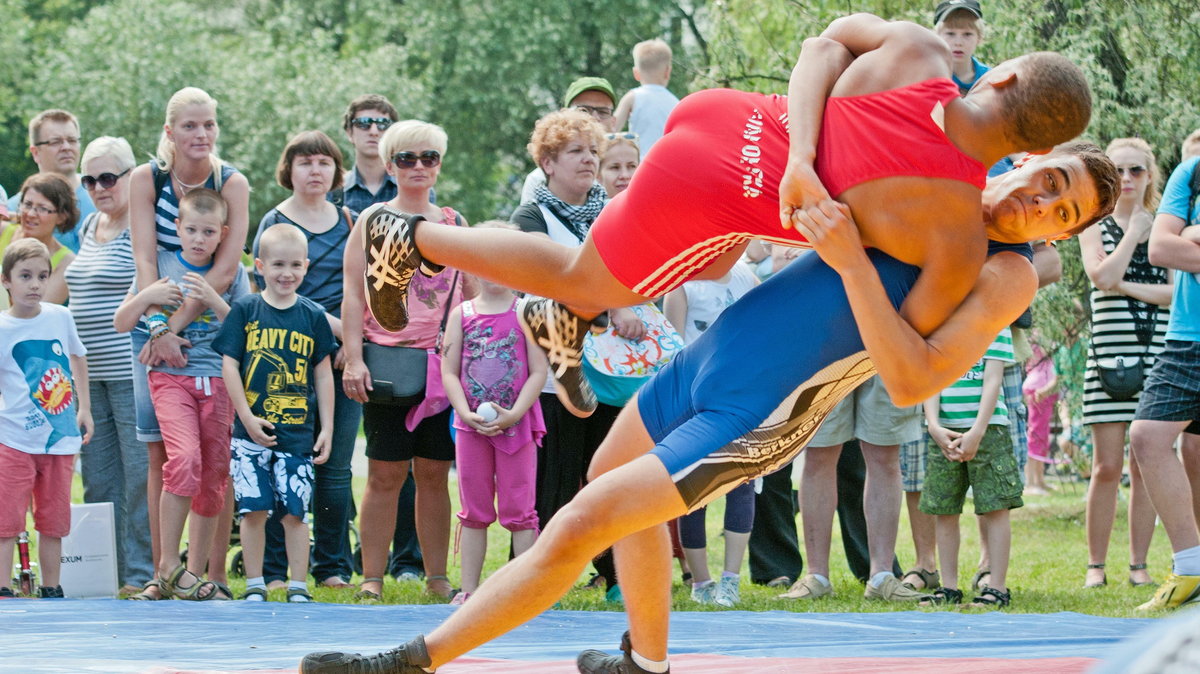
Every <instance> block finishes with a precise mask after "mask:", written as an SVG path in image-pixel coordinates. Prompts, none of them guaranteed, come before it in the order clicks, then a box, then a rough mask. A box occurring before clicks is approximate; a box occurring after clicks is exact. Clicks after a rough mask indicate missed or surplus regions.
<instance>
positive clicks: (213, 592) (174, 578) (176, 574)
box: [165, 564, 228, 601]
mask: <svg viewBox="0 0 1200 674" xmlns="http://www.w3.org/2000/svg"><path fill="white" fill-rule="evenodd" d="M184 574H187V575H189V576H191V577H192V578H194V579H195V582H194V583H192V584H191V585H188V586H187V587H181V586H180V585H179V581H181V580H183V576H184ZM165 587H166V589H167V590H168V591H169V592H170V594H171V595H173V596H175V597H176V598H178V599H183V600H185V601H210V600H217V601H221V600H224V599H227V598H228V597H221V596H219V595H220V592H221V590H220V588H218V587H217V584H216V583H214V582H212V581H211V580H204V579H202V578H200V577H199V576H197V575H196V574H194V573H192V572H191V571H188V570H187V567H186V566H184V565H183V564H180V565H179V566H177V567H175V570H174V571H172V572H171V575H170V577H168V578H167V581H166V585H165Z"/></svg>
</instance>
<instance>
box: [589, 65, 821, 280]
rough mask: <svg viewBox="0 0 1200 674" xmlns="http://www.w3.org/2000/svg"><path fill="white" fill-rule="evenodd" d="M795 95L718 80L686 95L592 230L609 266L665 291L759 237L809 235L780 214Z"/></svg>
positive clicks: (794, 240) (795, 239)
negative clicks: (785, 223)
mask: <svg viewBox="0 0 1200 674" xmlns="http://www.w3.org/2000/svg"><path fill="white" fill-rule="evenodd" d="M786 116H787V98H786V97H784V96H776V95H768V94H757V93H750V92H744V91H733V90H730V89H710V90H706V91H701V92H697V93H695V94H692V95H691V96H688V97H686V98H684V99H683V101H681V102H680V103H679V105H678V106H676V107H675V110H674V111H672V113H671V117H670V119H669V120H668V121H667V127H666V131H665V132H664V134H663V137H662V138H661V139H660V140H659V141H658V142H657V143H655V144H654V151H653V152H651V153H650V154H648V155H647V156H646V161H645V162H643V163H642V165H641V166H639V167H638V170H637V172H636V173H635V174H634V177H633V180H632V181H631V182H630V183H629V189H627V190H625V191H624V192H622V193H621V194H618V195H617V196H616V198H614V199H613V200H612V203H610V204H608V205H607V206H605V207H604V210H603V211H601V212H600V217H599V218H597V219H596V222H595V224H594V225H593V226H592V229H591V232H590V235H591V237H592V239H593V241H594V242H595V245H596V248H597V250H598V251H599V253H600V257H601V259H603V260H604V263H605V266H607V267H608V270H609V272H611V273H612V275H613V276H614V277H615V278H616V279H617V280H618V281H620V282H621V283H622V284H623V285H625V287H627V288H629V289H630V290H632V291H634V292H635V293H637V294H639V295H642V296H643V297H659V296H661V295H664V294H666V293H667V292H669V291H671V290H673V289H674V288H677V287H678V286H680V285H681V284H682V283H683V282H684V281H687V280H688V279H690V278H692V277H693V276H695V275H696V274H697V273H698V272H699V271H701V270H702V269H704V268H705V267H707V266H708V265H709V264H710V263H711V262H712V261H713V260H715V259H716V258H717V257H719V256H720V255H721V254H723V253H725V252H726V251H728V250H729V249H731V248H733V247H734V246H737V245H739V244H741V243H743V242H745V241H747V240H749V239H752V238H762V239H767V240H772V241H778V242H782V243H786V244H788V245H793V246H794V245H803V244H804V243H805V241H804V238H803V237H802V236H800V235H799V234H797V233H796V230H794V229H784V228H783V227H782V226H781V225H780V224H779V181H780V179H781V178H782V177H783V170H784V167H785V166H786V164H787V156H788V134H787V129H786V128H785V127H784V119H785V118H786Z"/></svg>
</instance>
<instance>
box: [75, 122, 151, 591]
mask: <svg viewBox="0 0 1200 674" xmlns="http://www.w3.org/2000/svg"><path fill="white" fill-rule="evenodd" d="M136 165H137V161H136V160H135V159H134V157H133V150H132V149H131V148H130V147H129V143H128V142H127V141H126V140H125V139H124V138H112V137H110V136H102V137H100V138H97V139H96V140H93V141H92V142H91V143H88V146H87V148H85V149H84V151H83V162H82V167H83V175H82V176H80V182H81V183H82V184H83V187H84V189H86V190H87V192H88V195H89V196H90V197H91V199H92V203H93V204H95V206H96V211H95V212H94V213H91V214H90V215H88V216H87V217H86V218H85V219H84V221H83V224H82V225H81V226H80V228H79V229H80V231H79V237H80V246H79V253H78V254H77V255H76V256H75V260H74V261H72V262H71V265H70V266H69V267H67V270H66V282H67V287H68V288H69V289H70V294H71V303H70V309H71V315H72V316H73V317H74V319H75V326H76V327H77V328H78V330H79V338H80V339H81V340H83V344H84V346H86V347H87V361H88V387H89V390H90V391H91V400H92V418H93V420H94V421H95V423H96V430H95V433H94V435H93V436H92V442H90V443H88V444H87V445H85V446H84V448H83V451H82V452H81V453H80V460H81V462H82V466H83V500H84V501H85V502H87V503H103V502H106V501H107V502H109V503H112V504H113V517H114V520H115V524H116V536H117V578H118V581H119V582H120V583H121V584H122V585H123V587H122V588H121V593H122V594H123V595H129V594H133V593H136V592H137V591H138V590H139V589H140V588H142V586H143V584H144V583H146V582H148V581H149V580H150V579H151V578H153V577H154V562H153V559H152V558H151V552H150V520H149V517H148V514H147V506H146V473H147V456H146V446H145V445H144V444H143V443H141V442H138V439H137V432H136V427H135V426H136V424H135V421H136V419H135V415H134V407H135V405H134V400H133V367H132V359H131V358H130V357H129V349H130V340H129V333H123V332H117V331H116V330H115V329H114V328H113V323H112V317H113V314H114V313H115V312H116V310H117V307H119V306H120V305H121V302H122V301H123V300H124V299H125V295H126V294H127V293H128V292H129V285H130V284H131V283H133V278H134V275H135V274H136V267H135V265H134V262H133V245H132V243H131V241H130V238H129V174H130V172H131V171H132V170H133V167H134V166H136Z"/></svg>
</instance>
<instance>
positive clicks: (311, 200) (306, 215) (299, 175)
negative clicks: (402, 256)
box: [251, 131, 362, 589]
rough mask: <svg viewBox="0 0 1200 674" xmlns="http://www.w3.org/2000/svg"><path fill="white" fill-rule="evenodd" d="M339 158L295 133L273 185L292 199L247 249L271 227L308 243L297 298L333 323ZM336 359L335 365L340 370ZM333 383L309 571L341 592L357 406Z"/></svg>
mask: <svg viewBox="0 0 1200 674" xmlns="http://www.w3.org/2000/svg"><path fill="white" fill-rule="evenodd" d="M343 175H344V171H343V169H342V151H341V150H339V149H338V146H337V144H336V143H334V142H333V140H332V139H330V137H329V136H327V135H325V134H324V133H322V132H320V131H303V132H301V133H298V134H296V135H295V136H293V137H292V139H291V140H290V141H288V144H287V146H286V147H284V149H283V154H282V155H280V157H279V165H278V167H277V168H276V170H275V181H276V182H277V183H279V185H280V186H281V187H283V188H284V189H288V190H291V191H292V196H290V197H288V198H287V199H284V200H283V201H282V202H280V204H279V205H278V206H276V207H275V208H272V209H271V210H270V211H267V214H266V215H264V216H263V218H262V220H261V221H260V222H259V224H258V232H257V234H255V237H254V244H253V245H252V246H251V249H252V250H253V252H254V257H258V246H259V240H260V238H261V237H262V234H263V232H265V231H267V230H268V229H270V228H271V226H272V225H275V224H278V223H287V224H290V225H293V226H295V227H296V228H297V229H299V230H300V231H301V232H302V233H303V234H304V237H305V238H306V239H308V260H309V264H308V270H307V271H306V273H305V275H304V281H303V282H302V283H301V284H300V287H299V288H298V289H297V292H298V293H299V294H301V295H303V296H304V297H307V298H308V299H310V300H312V301H314V302H316V303H317V304H320V305H321V306H322V307H324V308H325V311H326V312H328V313H329V314H330V315H331V316H332V317H333V318H334V319H340V318H341V315H342V258H343V256H344V251H345V248H346V241H347V239H348V238H349V236H350V228H351V226H352V224H353V220H352V219H351V213H350V210H349V209H348V208H346V207H343V208H338V207H336V206H334V205H333V204H332V203H330V202H329V201H328V200H327V199H326V198H325V195H326V194H327V193H329V192H330V191H332V190H337V189H340V188H341V187H342V179H343ZM255 282H256V283H257V284H258V286H259V287H260V288H263V287H266V286H265V285H264V281H263V279H262V276H261V274H259V273H258V272H255ZM332 322H333V324H334V334H335V335H337V336H340V333H341V322H340V320H335V321H332ZM341 360H342V358H341V352H339V354H338V355H337V356H336V357H335V365H336V366H337V367H338V368H339V369H340V367H341ZM334 381H335V382H337V383H335V385H334V425H333V449H332V450H331V452H330V455H329V459H328V460H327V461H326V462H325V463H323V464H319V465H316V466H314V471H315V474H316V482H315V484H314V488H313V498H312V504H313V539H314V544H313V550H312V560H311V567H310V568H311V572H312V575H313V578H316V579H317V582H318V583H320V584H321V585H322V586H324V587H333V588H339V589H341V588H349V587H350V584H349V582H347V579H348V578H350V575H351V574H352V573H353V568H352V566H351V564H352V560H351V556H350V543H349V538H348V536H349V534H348V530H349V526H348V522H349V521H350V517H351V512H352V508H351V505H350V499H351V493H350V478H351V474H350V458H351V456H352V455H353V453H354V439H355V437H356V436H357V435H358V425H359V421H360V420H361V419H362V406H361V405H359V404H358V403H357V402H356V401H353V400H350V399H349V398H347V397H346V395H345V393H344V392H343V391H342V388H341V384H340V376H338V377H335V378H334ZM263 571H264V579H265V580H266V581H267V582H268V583H270V582H272V581H281V582H282V581H284V580H285V579H286V578H287V558H286V556H285V555H284V540H283V528H282V526H280V525H279V521H278V519H277V518H275V517H272V518H271V520H270V521H269V522H268V523H267V546H266V556H265V558H264V560H263Z"/></svg>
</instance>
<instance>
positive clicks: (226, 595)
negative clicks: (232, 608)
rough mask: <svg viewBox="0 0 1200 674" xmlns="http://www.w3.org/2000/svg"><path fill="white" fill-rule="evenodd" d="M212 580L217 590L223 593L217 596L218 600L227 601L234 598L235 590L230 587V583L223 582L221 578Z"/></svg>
mask: <svg viewBox="0 0 1200 674" xmlns="http://www.w3.org/2000/svg"><path fill="white" fill-rule="evenodd" d="M210 582H211V583H212V584H213V585H216V586H217V590H218V591H219V592H220V593H221V596H219V597H216V599H217V600H218V601H227V600H230V599H233V590H231V589H229V586H228V585H226V584H225V583H222V582H221V581H219V580H214V581H210Z"/></svg>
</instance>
